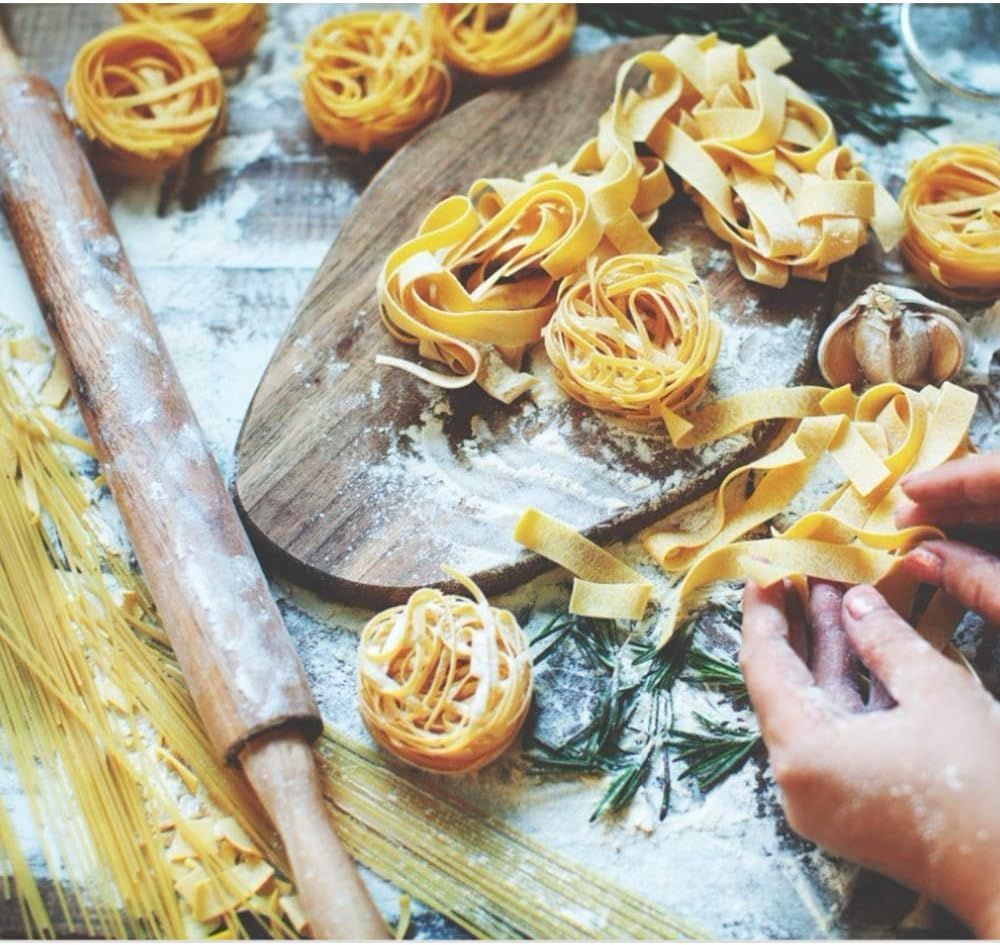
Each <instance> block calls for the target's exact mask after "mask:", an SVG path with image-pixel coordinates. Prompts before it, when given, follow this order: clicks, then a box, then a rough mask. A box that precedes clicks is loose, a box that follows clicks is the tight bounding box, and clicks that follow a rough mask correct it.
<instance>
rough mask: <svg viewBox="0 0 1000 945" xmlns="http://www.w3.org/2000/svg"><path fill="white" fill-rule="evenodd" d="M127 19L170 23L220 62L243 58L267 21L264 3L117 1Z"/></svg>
mask: <svg viewBox="0 0 1000 945" xmlns="http://www.w3.org/2000/svg"><path fill="white" fill-rule="evenodd" d="M116 6H117V8H118V12H119V13H120V14H121V15H122V17H124V18H125V19H126V20H128V21H129V22H133V23H153V24H157V23H158V24H161V25H163V26H172V27H175V28H176V29H179V30H182V31H183V32H185V33H188V34H189V35H191V36H193V37H194V38H195V39H196V40H198V42H200V43H201V44H202V46H204V47H205V49H207V50H208V54H209V55H210V56H211V57H212V59H213V60H214V61H215V63H216V65H219V66H234V65H236V64H237V63H240V62H242V61H243V60H244V59H246V58H247V57H248V56H249V55H250V53H252V52H253V50H254V48H255V47H256V45H257V43H258V42H259V41H260V37H261V34H262V33H263V32H264V27H265V25H266V24H267V6H266V4H263V3H118V4H116Z"/></svg>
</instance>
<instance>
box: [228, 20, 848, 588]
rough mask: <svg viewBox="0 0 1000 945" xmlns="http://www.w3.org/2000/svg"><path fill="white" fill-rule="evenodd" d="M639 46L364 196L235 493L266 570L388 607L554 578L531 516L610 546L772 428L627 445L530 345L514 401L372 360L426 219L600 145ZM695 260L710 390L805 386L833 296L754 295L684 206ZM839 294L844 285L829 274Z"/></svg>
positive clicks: (322, 279) (429, 151) (271, 398)
mask: <svg viewBox="0 0 1000 945" xmlns="http://www.w3.org/2000/svg"><path fill="white" fill-rule="evenodd" d="M659 45H662V40H660V41H658V40H656V39H655V38H646V39H643V40H637V41H633V42H630V43H624V44H621V45H618V46H615V47H612V48H610V49H608V50H605V51H603V52H600V53H597V54H594V55H591V56H583V57H577V58H573V59H566V60H563V61H561V62H559V63H555V64H553V65H552V66H551V67H549V68H548V69H547V70H546V71H544V72H541V73H538V74H536V75H535V76H533V77H531V78H529V79H527V80H525V81H523V82H522V83H520V84H518V85H516V86H511V87H508V88H505V89H501V90H496V91H491V92H487V93H485V94H483V95H480V96H479V97H477V98H474V99H472V100H471V101H469V102H467V103H466V104H464V105H462V106H461V107H459V108H457V109H456V110H455V111H453V112H451V113H450V114H448V115H446V116H445V117H443V118H441V119H440V120H439V121H437V122H435V123H434V124H433V125H432V126H430V127H429V128H428V129H426V130H425V131H424V132H423V133H422V134H420V135H419V136H418V137H417V138H416V139H414V140H413V141H412V142H410V143H409V144H408V145H406V146H405V147H404V148H402V149H401V150H400V151H399V152H398V153H397V154H396V155H394V156H393V157H392V159H391V160H389V161H388V163H387V164H386V165H385V166H384V167H383V169H382V170H381V171H380V173H379V174H378V175H377V176H376V177H375V179H374V180H373V181H372V182H371V184H370V185H369V187H368V188H367V190H366V191H365V192H364V193H363V194H362V196H361V198H360V199H359V200H358V203H357V206H356V208H355V210H354V212H353V214H352V216H351V217H350V219H349V220H348V221H347V222H346V223H345V224H344V226H343V228H342V230H341V232H340V235H339V236H338V237H337V240H336V242H335V243H334V245H333V247H332V248H331V250H330V252H329V253H328V255H327V257H326V259H325V260H324V261H323V263H322V265H321V266H320V268H319V271H318V272H317V273H316V276H315V278H314V280H313V282H312V284H311V286H310V288H309V290H308V291H307V293H306V297H305V299H304V300H303V302H302V305H301V307H300V309H299V312H298V314H297V317H296V318H295V321H294V323H293V324H292V327H291V328H290V329H289V331H288V332H287V333H286V335H285V337H284V338H283V339H282V341H281V343H280V344H279V346H278V349H277V351H276V352H275V354H274V356H273V358H272V359H271V362H270V364H269V366H268V368H267V371H266V372H265V374H264V377H263V379H262V380H261V382H260V385H259V387H258V389H257V392H256V394H255V395H254V398H253V401H252V403H251V405H250V409H249V411H248V413H247V416H246V419H245V420H244V423H243V428H242V431H241V434H240V438H239V442H238V444H237V474H236V483H235V490H236V498H237V504H238V505H239V507H240V509H241V511H242V514H243V516H244V518H245V520H246V523H247V526H248V528H249V529H250V532H251V535H252V536H253V538H254V541H255V543H256V545H257V548H258V550H259V551H260V552H261V554H262V555H263V557H264V558H265V559H266V560H268V561H269V562H270V563H271V564H274V565H276V566H277V567H278V568H279V569H282V570H284V571H286V572H287V573H289V574H290V576H292V577H293V578H295V579H296V580H298V581H300V582H302V583H304V584H306V585H307V586H311V587H314V588H315V589H317V590H319V591H321V592H324V593H327V594H329V595H331V596H334V597H337V598H340V599H343V600H347V601H351V602H355V603H358V604H363V605H367V606H372V607H377V606H383V605H385V604H389V603H399V602H401V601H403V600H405V598H406V597H407V596H408V595H409V593H410V592H411V591H412V590H413V589H414V588H417V587H420V586H423V585H429V584H442V583H443V582H441V577H442V574H441V571H440V565H441V564H449V565H451V566H453V567H456V568H458V569H459V570H461V571H463V572H465V573H466V574H469V575H470V576H472V577H473V578H474V579H475V580H476V582H477V583H478V584H479V585H480V586H481V587H482V588H483V589H484V590H485V591H487V592H496V591H500V590H504V589H506V588H509V587H511V586H513V585H515V584H517V583H519V582H521V581H523V580H525V579H527V578H529V577H531V576H533V575H535V574H537V573H539V572H541V571H543V570H544V569H545V568H546V567H547V564H546V562H544V561H543V560H542V559H540V558H539V557H538V556H536V555H533V554H528V553H525V552H524V551H523V550H522V549H521V548H520V547H519V546H518V545H517V544H516V543H515V542H514V541H513V538H512V531H513V526H514V522H515V521H516V519H517V517H518V515H519V513H520V512H521V510H522V509H523V508H524V507H526V506H528V505H534V506H537V507H539V508H541V509H543V510H545V511H547V512H549V513H551V514H553V515H556V516H558V517H560V518H562V519H564V520H566V521H568V522H570V523H572V524H573V525H574V526H576V527H578V528H580V529H582V530H583V531H584V532H585V533H586V534H587V535H589V536H591V537H592V538H594V539H595V540H597V541H600V542H607V541H609V540H611V539H614V538H620V537H623V536H626V535H629V534H631V533H634V532H635V531H636V530H637V529H639V528H640V527H641V526H643V525H646V524H648V523H650V522H652V521H654V520H656V519H657V518H658V517H661V516H663V515H665V514H666V513H668V512H670V511H672V510H674V509H677V508H678V507H680V506H681V505H683V504H685V503H687V502H689V501H691V500H692V499H693V498H695V497H697V496H698V495H700V494H702V493H704V492H705V491H707V490H708V489H710V488H711V487H712V486H714V485H715V484H717V483H718V482H719V481H720V480H721V478H722V477H723V476H724V475H725V474H726V473H727V472H728V471H729V470H731V469H732V468H734V467H735V466H737V465H739V464H742V463H744V462H746V461H747V460H748V459H749V458H750V456H751V455H752V454H753V453H755V452H756V451H758V450H759V449H760V446H761V441H762V438H763V436H764V434H765V433H766V432H767V431H763V430H758V431H756V434H755V437H754V438H751V437H748V436H738V437H732V438H729V439H728V440H725V441H721V442H720V443H718V444H713V445H710V446H708V447H706V448H703V449H700V450H696V451H686V452H679V451H677V450H674V449H673V448H672V447H671V446H670V443H669V440H668V439H667V438H666V437H665V436H639V435H636V434H634V433H631V432H628V431H626V430H624V429H622V428H621V427H620V426H618V425H616V424H615V422H614V421H612V420H607V419H605V418H603V417H602V416H601V415H599V414H597V413H595V412H594V411H592V410H590V409H589V408H587V407H584V406H582V405H580V404H577V403H575V402H573V401H569V400H567V399H566V398H565V397H564V396H563V395H562V394H561V392H560V391H559V390H558V388H557V387H556V386H555V383H554V381H553V380H552V377H551V373H550V372H549V371H547V370H546V368H547V363H546V360H545V355H544V351H543V350H542V349H541V346H537V347H536V350H535V351H534V352H533V353H532V356H531V362H532V364H531V369H532V370H533V371H535V372H537V373H540V375H541V376H542V378H543V383H542V384H541V385H540V389H539V390H538V391H536V393H534V394H533V395H529V396H525V397H523V398H521V399H520V400H519V401H518V402H516V403H515V404H513V405H510V406H506V405H503V404H500V403H498V402H496V401H493V400H491V399H490V398H489V397H487V396H486V395H484V394H483V393H482V391H481V390H480V389H479V388H478V387H475V386H473V387H468V388H465V389H463V390H459V391H455V392H452V393H450V394H448V393H445V392H442V391H440V390H438V389H436V388H434V387H432V386H430V385H428V384H425V383H423V382H421V381H418V380H417V379H415V378H414V377H412V376H411V375H409V374H407V373H405V372H403V371H399V370H396V369H393V368H388V367H380V366H378V365H376V364H375V355H376V354H378V353H387V354H394V355H397V356H401V357H407V358H410V357H413V351H412V349H409V348H406V347H404V346H403V345H400V344H398V343H397V342H395V341H394V340H393V339H391V338H390V336H389V335H388V334H387V333H386V331H385V330H384V329H383V327H382V325H381V322H380V320H379V310H378V303H377V301H376V297H375V280H376V276H377V274H378V272H379V269H380V267H381V265H382V262H383V260H384V259H385V257H386V255H387V254H388V253H389V252H390V251H391V250H392V249H393V248H394V247H396V246H397V245H398V244H399V243H400V242H402V241H403V240H404V239H406V238H408V237H410V236H411V235H412V234H413V233H414V232H415V230H416V227H417V225H418V224H419V222H420V220H421V219H422V218H423V217H424V215H425V214H426V213H427V212H428V210H429V209H430V208H431V206H432V205H433V204H434V203H435V202H436V201H438V200H441V199H442V198H443V197H446V196H448V195H449V194H453V193H457V192H462V191H464V190H466V189H467V188H468V186H469V185H470V184H471V183H472V182H473V181H474V180H475V179H476V178H478V177H490V176H520V175H521V174H523V173H525V172H527V171H529V170H531V169H532V168H534V167H536V166H538V165H540V164H544V163H546V162H548V161H552V160H565V159H567V158H568V157H569V156H570V155H571V154H572V153H573V152H574V151H575V149H576V147H577V145H578V144H579V143H581V142H582V141H584V140H585V139H586V138H587V137H589V136H591V135H592V134H594V132H595V129H596V124H597V119H598V116H599V115H600V114H601V113H602V111H603V110H604V109H605V108H606V107H607V106H608V104H609V101H610V98H611V90H612V87H613V82H614V75H615V71H616V69H617V67H618V65H619V64H620V63H621V62H622V61H624V60H625V59H626V58H627V57H628V56H630V55H633V54H634V53H636V52H638V51H639V50H641V49H649V48H656V47H658V46H659ZM653 232H654V235H655V236H657V238H658V239H659V240H660V242H661V244H662V246H663V247H664V250H665V251H672V250H677V249H682V248H685V247H689V248H690V249H691V250H692V252H693V254H694V262H695V267H696V269H697V270H698V272H699V274H700V275H701V276H702V278H703V279H704V280H705V282H706V283H707V285H708V288H709V291H710V293H711V296H712V299H713V308H714V310H715V312H716V313H717V314H718V315H719V316H720V318H721V319H722V321H723V336H724V341H723V350H722V355H721V356H720V359H719V363H718V365H717V367H716V369H715V372H714V375H713V390H712V392H711V393H710V395H709V396H716V395H722V396H725V395H729V394H733V393H737V392H740V391H744V390H751V389H753V388H757V387H761V386H776V385H788V384H794V383H799V382H801V381H802V380H803V378H804V377H805V376H806V375H807V374H808V373H809V371H810V368H811V365H812V362H813V355H814V352H815V348H816V343H817V340H818V336H819V333H820V331H821V329H822V327H823V324H824V323H825V321H826V319H827V318H828V317H829V314H830V311H829V310H830V309H831V308H832V304H833V298H834V294H835V292H834V289H835V287H834V286H833V285H830V284H827V285H826V286H822V285H817V284H815V283H810V282H801V281H798V282H795V283H793V284H792V285H790V286H789V287H788V288H786V289H783V290H772V289H766V288H762V287H759V286H753V285H751V284H749V283H747V282H745V281H744V280H743V279H742V277H741V276H740V275H739V273H738V272H737V270H736V267H735V265H734V263H733V261H732V258H731V255H730V252H729V250H728V248H727V247H726V246H725V244H723V243H722V242H721V241H719V240H717V239H716V238H715V237H713V236H712V235H711V234H710V233H709V231H708V230H707V229H706V227H705V226H704V224H703V223H702V222H701V219H700V216H699V214H698V213H697V211H696V209H695V207H694V206H693V205H692V204H691V203H690V202H689V201H688V200H687V198H685V197H675V198H674V200H673V201H671V203H669V204H668V205H667V206H666V207H665V208H664V210H663V212H662V214H661V220H660V222H659V223H658V224H657V227H656V228H655V229H654V231H653ZM834 281H836V280H834Z"/></svg>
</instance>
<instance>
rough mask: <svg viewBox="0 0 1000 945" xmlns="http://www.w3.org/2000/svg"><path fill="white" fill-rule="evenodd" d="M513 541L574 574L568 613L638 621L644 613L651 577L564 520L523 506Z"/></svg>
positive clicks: (651, 589)
mask: <svg viewBox="0 0 1000 945" xmlns="http://www.w3.org/2000/svg"><path fill="white" fill-rule="evenodd" d="M514 540H515V541H516V542H518V543H520V544H522V545H524V547H525V548H529V549H530V550H532V551H535V552H537V553H538V554H540V555H542V556H543V557H545V558H548V559H549V560H550V561H552V562H554V563H555V564H558V565H560V566H561V567H564V568H566V570H567V571H569V572H570V573H571V574H572V575H573V576H574V577H573V594H572V596H571V598H570V602H569V610H570V613H573V614H580V615H581V616H584V617H602V618H608V619H619V620H639V619H640V618H641V617H642V615H643V614H644V613H645V612H646V606H647V604H648V603H649V599H650V596H651V595H652V592H653V586H652V585H651V584H650V583H649V581H647V580H646V579H645V578H643V576H642V575H641V574H639V573H638V572H637V571H634V570H632V568H630V567H629V566H628V565H627V564H624V563H623V562H621V561H619V560H618V559H617V558H616V557H615V556H614V555H612V554H610V553H609V552H607V551H605V550H604V549H603V548H601V547H600V546H599V545H595V544H594V543H593V542H592V541H591V540H590V539H589V538H584V537H583V535H581V534H580V533H579V532H577V531H576V529H574V528H573V527H572V526H570V525H567V524H566V523H565V522H561V521H559V519H557V518H553V517H552V516H551V515H546V514H545V513H544V512H540V511H539V510H538V509H525V511H524V512H523V513H522V515H521V517H520V519H518V522H517V525H515V526H514Z"/></svg>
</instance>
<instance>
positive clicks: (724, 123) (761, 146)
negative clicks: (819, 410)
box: [624, 34, 902, 287]
mask: <svg viewBox="0 0 1000 945" xmlns="http://www.w3.org/2000/svg"><path fill="white" fill-rule="evenodd" d="M789 61H790V57H789V55H788V53H787V51H786V50H785V49H784V47H783V46H782V45H781V43H780V42H779V41H778V40H777V38H776V37H773V36H772V37H768V38H767V39H765V40H762V41H761V42H759V43H757V44H756V45H755V46H752V47H749V48H744V47H743V46H739V45H734V44H731V43H723V42H720V41H719V40H718V38H717V37H716V36H715V34H709V35H707V36H703V37H691V36H678V37H676V38H675V39H673V40H671V41H670V42H669V43H668V44H667V45H666V46H665V47H664V48H663V50H662V51H661V53H659V54H653V55H647V57H646V62H647V67H648V68H649V70H650V76H649V78H648V80H647V84H646V88H645V89H644V90H642V91H640V92H637V93H635V94H633V96H632V97H631V99H630V101H629V103H628V107H627V109H626V113H625V116H624V118H625V120H626V122H627V123H628V124H629V125H630V127H631V129H632V135H633V137H634V139H635V140H636V141H640V142H643V143H644V144H646V146H647V147H649V148H650V150H651V151H652V152H653V153H654V154H656V155H657V156H658V157H659V158H661V159H662V160H663V161H664V163H665V164H666V165H667V166H668V167H669V168H670V169H671V170H672V171H674V172H675V173H676V174H677V175H678V176H679V177H680V178H681V179H682V180H683V181H684V183H685V186H686V188H687V190H688V191H689V192H690V193H691V194H692V196H693V197H694V199H695V201H696V202H697V203H698V204H699V206H700V207H701V210H702V214H703V216H704V219H705V223H706V224H707V225H708V227H709V228H710V229H711V230H712V232H713V233H715V234H716V236H718V237H719V238H720V239H723V240H725V241H726V242H727V243H729V244H730V245H731V246H732V248H733V254H734V257H735V259H736V262H737V264H738V266H739V268H740V271H741V273H742V274H743V276H744V277H745V278H746V279H749V280H751V281H754V282H759V283H762V284H764V285H770V286H777V287H780V286H783V285H785V284H786V283H787V281H788V279H789V277H790V276H796V277H799V278H806V279H814V280H819V281H822V280H824V279H825V278H826V273H827V269H828V268H829V267H830V266H831V265H832V264H833V263H835V262H838V261H839V260H842V259H846V258H847V257H849V256H851V255H852V254H853V253H854V252H855V251H856V250H857V249H858V248H859V247H860V246H862V245H863V244H864V242H865V241H866V239H867V230H868V227H869V226H871V227H872V228H873V229H874V230H875V232H876V234H877V235H878V237H879V239H880V241H881V242H882V243H883V245H884V246H886V247H887V248H888V247H890V246H892V245H894V243H895V242H896V241H897V240H898V239H899V237H900V235H901V231H902V218H901V216H900V214H899V209H898V207H896V205H895V203H894V201H893V200H892V198H891V197H890V196H889V194H888V193H887V192H886V191H885V190H884V188H882V187H880V186H878V185H876V184H875V183H874V182H873V181H872V180H871V179H870V178H869V177H868V175H867V174H866V173H865V172H864V171H863V169H862V168H861V167H860V166H859V165H858V164H857V163H856V162H855V160H854V157H853V155H852V153H851V151H850V149H849V148H847V147H846V146H838V145H837V139H836V135H835V133H834V130H833V123H832V122H831V120H830V118H829V116H828V115H827V114H826V113H825V112H824V111H823V110H822V109H821V108H820V107H819V106H818V105H816V103H815V102H814V101H813V100H812V99H811V98H810V97H809V96H808V95H807V94H806V93H805V92H804V91H803V90H802V89H800V88H799V87H798V86H797V85H795V83H794V82H792V81H791V80H790V79H788V78H786V77H785V76H779V75H778V74H777V73H776V71H775V70H777V69H779V68H781V67H782V66H783V65H786V64H787V63H788V62H789Z"/></svg>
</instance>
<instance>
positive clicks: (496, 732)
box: [358, 569, 531, 774]
mask: <svg viewBox="0 0 1000 945" xmlns="http://www.w3.org/2000/svg"><path fill="white" fill-rule="evenodd" d="M446 570H447V571H448V573H449V574H450V575H451V576H452V577H453V578H455V579H456V580H457V581H459V582H460V583H461V584H462V585H464V586H465V588H466V589H467V590H468V591H469V593H470V594H471V595H472V597H473V599H472V600H470V599H469V598H467V597H459V596H457V595H453V594H443V593H441V591H438V590H436V589H434V588H422V589H420V590H418V591H416V592H415V593H414V594H413V595H412V596H411V597H410V599H409V601H407V603H406V604H405V605H403V606H400V607H392V608H390V609H389V610H385V611H383V612H382V613H380V614H377V615H376V616H375V617H373V618H372V620H371V621H370V622H369V623H368V625H367V626H366V627H365V628H364V630H363V631H362V634H361V641H360V645H359V650H358V662H359V696H360V707H361V717H362V718H363V719H364V722H365V724H366V725H367V726H368V729H369V731H370V732H371V734H372V736H373V737H374V738H375V740H376V741H378V742H379V743H380V744H381V745H383V746H384V747H385V748H387V749H388V750H389V751H391V752H393V754H395V755H398V756H399V757H400V758H402V759H403V760H404V761H408V762H409V763H410V764H413V765H417V766H418V767H421V768H426V769H428V770H431V771H442V772H449V773H454V774H458V773H462V772H466V771H473V770H476V769H477V768H481V767H482V766H483V765H486V764H488V763H489V762H491V761H493V760H494V759H496V758H497V757H498V756H499V755H500V754H502V753H503V752H504V750H505V749H506V748H507V747H508V746H509V745H510V744H511V742H512V741H513V740H514V738H515V736H516V735H517V733H518V731H519V729H520V728H521V724H522V723H523V722H524V718H525V716H526V715H527V712H528V707H529V705H530V703H531V654H530V651H529V646H528V641H527V638H526V637H525V635H524V632H523V631H522V630H521V628H520V626H518V623H517V620H516V619H515V618H514V616H513V614H511V613H510V611H507V610H501V609H499V608H496V607H491V606H490V605H489V602H488V601H487V600H486V598H485V597H484V596H483V593H482V591H480V590H479V588H478V587H477V586H476V585H475V584H473V583H472V581H470V580H469V579H468V578H466V577H464V576H463V575H461V574H458V573H457V572H454V571H450V570H449V569H446Z"/></svg>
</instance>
